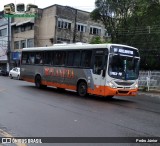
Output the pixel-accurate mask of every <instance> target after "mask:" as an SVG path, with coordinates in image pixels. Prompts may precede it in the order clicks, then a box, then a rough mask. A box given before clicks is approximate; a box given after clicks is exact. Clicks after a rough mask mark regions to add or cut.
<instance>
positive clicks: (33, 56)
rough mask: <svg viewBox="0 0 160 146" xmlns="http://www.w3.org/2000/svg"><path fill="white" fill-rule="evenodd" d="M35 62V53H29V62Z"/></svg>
mask: <svg viewBox="0 0 160 146" xmlns="http://www.w3.org/2000/svg"><path fill="white" fill-rule="evenodd" d="M34 63H35V54H34V53H31V54H30V55H29V64H34Z"/></svg>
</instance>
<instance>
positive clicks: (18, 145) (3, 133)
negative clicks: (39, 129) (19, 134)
mask: <svg viewBox="0 0 160 146" xmlns="http://www.w3.org/2000/svg"><path fill="white" fill-rule="evenodd" d="M0 135H2V136H4V137H6V138H7V137H11V138H14V137H13V136H12V135H10V134H9V133H7V132H5V131H3V130H2V129H0ZM15 145H17V146H27V145H26V144H24V143H15Z"/></svg>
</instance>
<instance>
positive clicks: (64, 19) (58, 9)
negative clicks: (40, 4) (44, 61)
mask: <svg viewBox="0 0 160 146" xmlns="http://www.w3.org/2000/svg"><path fill="white" fill-rule="evenodd" d="M11 26H12V43H11V46H12V47H11V48H12V52H13V53H12V54H13V55H12V56H13V58H12V60H14V61H16V62H17V60H20V53H19V52H21V50H22V48H25V47H44V46H52V45H53V44H55V43H74V42H83V43H89V42H90V41H91V40H92V38H93V37H96V36H99V37H100V38H101V39H102V40H106V39H107V38H108V36H106V30H105V28H104V26H103V25H102V24H101V23H99V22H94V21H93V20H91V18H90V13H89V12H86V11H82V10H78V9H75V8H72V7H68V6H61V5H52V6H49V7H46V8H44V9H39V10H38V14H37V15H36V17H33V18H31V17H25V18H21V17H18V18H16V17H15V18H13V19H12V23H11ZM17 65H19V63H18V64H17Z"/></svg>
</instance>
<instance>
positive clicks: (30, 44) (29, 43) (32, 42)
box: [27, 39, 34, 48]
mask: <svg viewBox="0 0 160 146" xmlns="http://www.w3.org/2000/svg"><path fill="white" fill-rule="evenodd" d="M27 47H28V48H29V47H34V39H28V40H27Z"/></svg>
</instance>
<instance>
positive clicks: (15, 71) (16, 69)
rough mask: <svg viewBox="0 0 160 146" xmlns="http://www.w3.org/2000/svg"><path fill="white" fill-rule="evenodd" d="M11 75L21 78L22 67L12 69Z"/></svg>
mask: <svg viewBox="0 0 160 146" xmlns="http://www.w3.org/2000/svg"><path fill="white" fill-rule="evenodd" d="M9 76H10V78H11V79H12V78H17V79H18V80H19V79H20V68H19V67H15V68H13V69H12V70H10V72H9Z"/></svg>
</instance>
